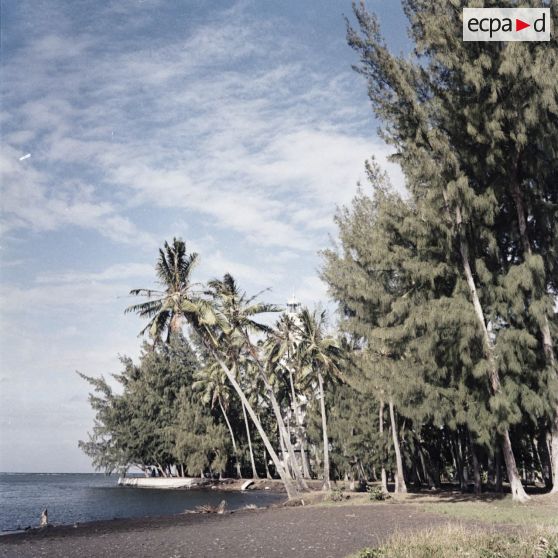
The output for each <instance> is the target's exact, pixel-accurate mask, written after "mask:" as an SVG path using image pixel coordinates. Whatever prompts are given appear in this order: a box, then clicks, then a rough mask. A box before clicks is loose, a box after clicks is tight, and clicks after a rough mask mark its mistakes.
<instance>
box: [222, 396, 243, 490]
mask: <svg viewBox="0 0 558 558" xmlns="http://www.w3.org/2000/svg"><path fill="white" fill-rule="evenodd" d="M217 399H218V401H219V407H220V408H221V412H222V413H223V416H224V417H225V422H226V423H227V426H228V428H229V432H230V435H231V441H232V446H233V451H234V460H235V467H236V478H238V479H241V478H242V470H241V469H240V463H239V461H238V449H237V447H236V440H235V438H234V432H233V429H232V426H231V423H230V421H229V417H228V416H227V413H226V412H225V407H223V402H222V401H221V398H220V397H218V398H217Z"/></svg>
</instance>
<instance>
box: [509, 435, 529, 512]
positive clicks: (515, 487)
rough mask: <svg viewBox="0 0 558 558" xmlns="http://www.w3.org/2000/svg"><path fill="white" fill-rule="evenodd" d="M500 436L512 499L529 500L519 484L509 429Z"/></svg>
mask: <svg viewBox="0 0 558 558" xmlns="http://www.w3.org/2000/svg"><path fill="white" fill-rule="evenodd" d="M502 437H503V443H502V453H503V454H504V462H505V464H506V471H507V473H508V480H509V482H510V487H511V493H512V499H513V500H517V501H519V502H524V501H525V500H529V496H527V494H526V493H525V490H524V489H523V485H522V484H521V479H520V477H519V473H518V471H517V465H516V463H515V458H514V455H513V449H512V445H511V440H510V434H509V431H508V430H506V431H505V432H504V434H503V436H502Z"/></svg>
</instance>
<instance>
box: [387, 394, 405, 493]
mask: <svg viewBox="0 0 558 558" xmlns="http://www.w3.org/2000/svg"><path fill="white" fill-rule="evenodd" d="M389 417H390V420H391V435H392V438H393V448H394V450H395V464H396V466H397V477H396V479H395V480H396V482H395V491H396V492H407V485H406V484H405V475H404V474H403V460H402V459H401V448H400V447H399V437H398V435H397V423H396V422H395V413H394V410H393V400H392V399H390V400H389Z"/></svg>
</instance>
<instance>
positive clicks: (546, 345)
mask: <svg viewBox="0 0 558 558" xmlns="http://www.w3.org/2000/svg"><path fill="white" fill-rule="evenodd" d="M518 169H519V155H518V157H517V160H516V169H515V175H514V177H513V180H512V197H513V199H514V202H515V208H516V211H517V222H518V225H519V235H520V237H521V243H522V245H523V252H524V260H526V259H527V258H528V257H529V256H531V255H532V250H531V242H530V240H529V235H528V234H527V220H526V218H525V215H526V211H525V203H524V200H523V193H522V192H521V187H520V185H519V181H518V179H517V172H518ZM540 330H541V335H542V341H543V351H544V356H545V359H546V363H547V364H548V366H550V367H551V369H552V371H553V373H554V377H555V378H556V377H557V376H558V370H557V369H556V359H555V358H554V343H553V340H552V335H551V333H550V325H549V323H548V317H547V316H546V314H545V315H544V316H543V319H542V323H541V324H540ZM551 445H552V453H551V468H552V490H551V491H550V492H551V493H553V494H556V493H558V407H557V408H555V409H554V418H553V420H552V423H551Z"/></svg>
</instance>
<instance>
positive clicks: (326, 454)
mask: <svg viewBox="0 0 558 558" xmlns="http://www.w3.org/2000/svg"><path fill="white" fill-rule="evenodd" d="M318 388H319V390H320V411H321V414H322V435H323V443H324V485H323V490H331V481H330V478H329V438H328V435H327V418H326V408H325V395H324V379H323V378H322V373H321V372H319V371H318Z"/></svg>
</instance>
